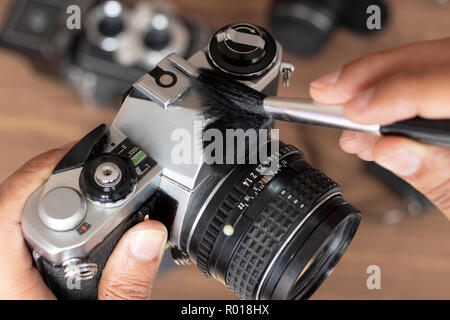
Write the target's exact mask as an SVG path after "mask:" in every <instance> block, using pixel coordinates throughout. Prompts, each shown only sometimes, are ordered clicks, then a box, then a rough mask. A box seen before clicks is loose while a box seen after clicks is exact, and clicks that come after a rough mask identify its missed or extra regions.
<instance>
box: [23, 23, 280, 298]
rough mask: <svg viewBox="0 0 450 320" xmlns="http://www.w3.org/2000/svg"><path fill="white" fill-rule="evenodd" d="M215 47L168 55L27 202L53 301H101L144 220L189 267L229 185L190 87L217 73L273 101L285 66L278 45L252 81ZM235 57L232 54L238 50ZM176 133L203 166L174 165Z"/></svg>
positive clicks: (30, 232) (30, 234)
mask: <svg viewBox="0 0 450 320" xmlns="http://www.w3.org/2000/svg"><path fill="white" fill-rule="evenodd" d="M262 30H263V29H262V28H260V27H257V26H253V25H249V24H235V25H230V26H226V27H224V28H222V29H221V30H219V32H217V33H216V35H215V36H213V38H212V39H211V43H213V42H214V43H216V44H219V45H223V42H224V41H228V42H231V43H235V44H237V45H238V46H239V45H242V46H244V47H243V48H244V49H245V50H244V51H246V52H244V54H249V52H247V51H248V48H249V47H253V48H254V50H260V49H261V47H264V46H265V43H264V42H265V41H267V39H264V38H263V37H262V33H261V32H262ZM258 37H259V38H258ZM271 41H273V39H272V40H271ZM211 43H210V45H209V46H208V47H207V48H205V49H204V50H201V51H198V52H197V53H195V54H194V55H193V56H192V57H191V58H190V59H189V60H187V61H186V60H184V59H183V58H182V57H180V56H178V55H176V54H170V55H168V56H167V57H165V58H164V59H163V60H162V61H161V62H160V63H159V64H158V65H157V66H156V67H155V68H154V69H153V70H152V71H151V72H150V73H149V74H145V75H144V76H143V77H142V78H141V79H140V80H139V81H137V82H136V83H135V84H134V85H133V87H132V88H131V89H130V90H129V91H128V93H127V95H126V96H125V98H124V101H123V104H122V107H121V109H120V110H119V112H118V114H117V116H116V118H115V119H114V121H113V123H112V124H111V125H110V126H109V128H107V127H106V126H105V125H101V126H99V127H98V128H97V129H95V130H93V131H92V132H91V133H90V134H88V135H87V136H86V137H84V138H83V139H82V140H80V142H79V143H78V144H77V145H75V146H74V147H73V148H72V149H71V150H70V151H69V153H68V154H67V155H66V156H65V157H64V158H63V159H62V160H61V162H60V163H59V164H58V166H57V167H56V168H55V170H54V172H53V174H52V176H51V177H50V179H49V180H48V181H47V183H46V184H45V185H43V186H42V187H41V188H40V189H39V190H37V191H36V192H35V193H34V194H33V196H32V197H31V198H30V199H29V201H28V203H27V206H26V208H25V211H24V214H23V219H22V228H23V233H24V236H25V239H26V241H27V243H28V244H29V247H30V249H31V252H32V255H33V258H34V260H35V262H36V264H37V266H38V268H39V269H40V271H41V274H42V275H43V277H44V279H45V280H46V282H47V284H48V285H49V286H50V288H51V289H52V290H53V292H54V293H55V294H56V295H57V297H60V298H66V299H90V298H96V295H97V286H98V281H99V278H100V275H101V271H102V270H103V267H104V265H105V263H106V261H107V258H108V257H109V255H110V253H111V251H112V249H113V248H114V246H115V244H116V243H117V241H118V240H119V239H120V236H121V235H122V234H123V233H124V232H125V231H126V230H127V229H128V228H130V227H131V226H132V225H134V224H136V223H138V222H139V221H142V220H143V218H144V217H145V216H146V215H148V216H150V218H156V219H159V220H161V221H163V222H164V223H165V224H166V226H167V227H168V230H169V233H170V235H169V244H170V245H171V246H172V247H173V255H174V258H175V259H177V260H178V262H179V263H180V264H183V263H186V262H188V260H189V258H188V250H189V249H188V248H189V241H190V239H191V237H192V234H193V232H194V230H195V227H196V224H197V223H198V221H199V218H200V217H201V216H202V213H203V211H204V210H205V208H206V206H207V205H208V203H209V201H210V200H211V197H212V195H213V194H214V193H215V191H216V190H217V189H218V188H219V186H220V185H221V184H222V183H223V181H224V180H225V179H226V175H225V174H224V173H223V172H218V171H217V170H216V169H215V167H214V166H210V165H207V164H205V163H204V161H203V153H202V129H203V125H204V124H205V119H204V118H203V116H202V110H203V107H202V97H201V94H200V93H199V92H198V91H196V90H195V89H194V88H193V87H192V81H193V80H192V79H193V78H195V77H197V76H198V72H199V71H198V70H199V69H200V68H207V69H213V68H214V69H216V70H220V71H221V72H224V73H227V74H228V75H229V76H232V77H235V78H236V79H239V80H240V81H242V82H243V83H245V84H246V85H248V86H250V87H252V88H253V89H256V90H258V91H261V92H265V93H267V94H272V95H273V94H276V90H277V86H278V79H279V75H280V71H282V67H283V66H284V67H286V65H285V64H283V63H282V48H281V46H280V45H279V44H278V43H276V42H273V43H272V45H273V48H272V50H274V51H273V52H271V53H267V52H264V53H263V55H264V57H265V59H266V62H265V65H261V66H262V67H261V68H260V70H255V69H254V68H253V69H251V70H250V72H249V73H247V74H245V73H244V72H241V71H242V70H234V69H232V68H231V69H230V68H228V69H227V67H226V64H223V63H221V62H220V61H218V60H220V59H218V58H217V57H216V56H214V53H213V52H212V51H213V50H212V49H213V48H212V47H211V45H212V44H211ZM228 44H229V43H228ZM230 49H231V51H230V52H232V53H233V51H235V49H236V48H234V49H233V48H230ZM251 51H252V50H250V53H251ZM222 53H223V52H222ZM253 53H254V52H253ZM268 54H270V55H269V56H267V55H268ZM267 58H269V59H267ZM239 67H240V68H242V66H239ZM283 72H284V69H283ZM180 129H182V130H183V132H184V133H186V134H188V135H190V136H191V137H192V139H193V140H192V144H191V147H192V150H191V154H192V155H195V157H197V161H193V162H192V163H189V164H186V163H181V164H180V163H174V161H173V159H172V157H171V154H172V152H173V150H174V148H175V147H176V145H177V144H178V143H179V141H177V139H176V137H174V136H173V134H174V132H177V130H180ZM161 199H162V200H161ZM161 205H162V206H161ZM155 206H156V207H155ZM161 211H162V212H161ZM156 213H158V214H159V216H154V215H153V214H156Z"/></svg>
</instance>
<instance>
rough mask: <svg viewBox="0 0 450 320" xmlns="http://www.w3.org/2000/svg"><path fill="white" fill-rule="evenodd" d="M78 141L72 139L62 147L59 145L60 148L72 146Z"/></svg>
mask: <svg viewBox="0 0 450 320" xmlns="http://www.w3.org/2000/svg"><path fill="white" fill-rule="evenodd" d="M75 142H76V141H72V142H69V143H66V144H65V145H62V146H61V147H59V149H67V148H68V147H71V146H73V145H74V144H75Z"/></svg>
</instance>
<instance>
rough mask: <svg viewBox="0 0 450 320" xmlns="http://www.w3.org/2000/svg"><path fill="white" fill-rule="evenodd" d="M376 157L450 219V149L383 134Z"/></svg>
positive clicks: (379, 162) (382, 164)
mask: <svg viewBox="0 0 450 320" xmlns="http://www.w3.org/2000/svg"><path fill="white" fill-rule="evenodd" d="M373 156H374V159H375V161H376V162H377V163H378V164H379V165H381V166H383V167H385V168H386V169H388V170H390V171H392V172H393V173H395V174H396V175H398V176H400V177H402V178H403V179H405V180H406V181H408V182H409V183H410V184H411V185H413V186H414V187H415V188H416V189H417V190H419V191H421V192H422V193H423V194H424V195H425V196H427V197H428V199H430V201H432V202H433V203H434V204H435V205H436V206H437V207H438V208H439V209H440V210H441V211H442V212H444V214H445V215H446V216H447V217H448V218H449V219H450V149H448V148H442V147H437V146H429V145H423V144H420V143H417V142H414V141H412V140H409V139H405V138H400V137H384V138H382V139H380V140H379V141H378V142H377V143H376V144H375V146H374V148H373Z"/></svg>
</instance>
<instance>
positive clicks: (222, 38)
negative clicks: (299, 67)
mask: <svg viewBox="0 0 450 320" xmlns="http://www.w3.org/2000/svg"><path fill="white" fill-rule="evenodd" d="M276 52H277V48H276V43H275V40H274V39H273V38H272V36H271V35H270V34H269V33H268V32H267V31H266V30H265V29H264V28H262V27H259V26H254V25H251V24H247V23H238V24H234V25H228V26H225V27H223V28H222V29H220V30H219V31H218V32H217V33H216V34H215V35H214V36H213V37H212V38H211V41H210V43H209V59H210V60H211V62H212V63H213V65H214V66H215V67H216V68H218V69H220V70H221V71H223V72H226V73H230V74H232V75H234V76H239V77H242V78H254V77H257V76H259V75H261V74H263V73H264V72H265V71H267V69H268V68H269V67H270V65H271V64H272V63H273V61H274V59H275V56H276Z"/></svg>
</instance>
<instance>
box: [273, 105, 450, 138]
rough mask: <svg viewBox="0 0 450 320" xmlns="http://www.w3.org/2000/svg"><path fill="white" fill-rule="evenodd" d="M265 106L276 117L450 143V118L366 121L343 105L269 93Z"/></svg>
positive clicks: (282, 119) (377, 133) (378, 133)
mask: <svg viewBox="0 0 450 320" xmlns="http://www.w3.org/2000/svg"><path fill="white" fill-rule="evenodd" d="M264 110H265V111H266V112H267V113H270V114H271V115H272V116H273V117H274V118H275V119H277V120H281V121H289V122H299V123H304V124H312V125H318V126H324V127H329V128H337V129H344V130H351V131H360V132H366V133H371V134H376V135H398V136H404V137H408V138H411V139H414V140H417V141H420V142H424V143H430V144H437V145H441V146H446V147H450V120H428V119H423V118H414V119H409V120H405V121H400V122H396V123H394V124H390V125H386V126H379V125H363V124H358V123H355V122H352V121H350V120H348V119H347V118H345V117H344V116H343V114H342V107H341V106H330V105H318V104H316V103H314V102H313V101H312V100H310V99H291V98H279V97H267V98H265V99H264Z"/></svg>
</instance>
